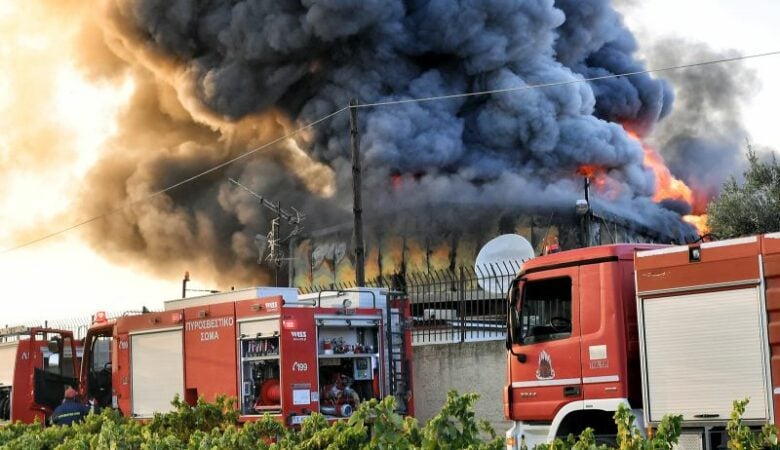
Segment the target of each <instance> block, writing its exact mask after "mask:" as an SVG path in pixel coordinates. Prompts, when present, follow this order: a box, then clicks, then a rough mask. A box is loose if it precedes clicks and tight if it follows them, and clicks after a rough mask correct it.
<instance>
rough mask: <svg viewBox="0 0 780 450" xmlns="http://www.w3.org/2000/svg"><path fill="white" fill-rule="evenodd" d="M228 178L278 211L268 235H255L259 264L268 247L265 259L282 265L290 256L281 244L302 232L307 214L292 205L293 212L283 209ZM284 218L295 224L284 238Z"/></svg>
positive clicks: (268, 206) (275, 264) (277, 265)
mask: <svg viewBox="0 0 780 450" xmlns="http://www.w3.org/2000/svg"><path fill="white" fill-rule="evenodd" d="M228 180H230V182H231V183H233V184H235V185H236V186H238V187H240V188H241V189H243V190H245V191H247V192H248V193H249V194H251V195H252V196H254V197H255V198H257V199H258V200H260V204H261V205H263V206H265V207H266V208H268V209H270V210H271V211H273V212H274V213H276V217H275V218H274V219H273V220H271V231H269V232H268V235H267V236H265V237H263V236H262V235H260V234H258V235H257V236H255V243H256V244H257V247H258V250H259V252H260V255H259V256H258V258H257V263H258V264H261V263H262V261H263V254H264V253H265V250H266V248H268V256H267V257H266V258H265V259H266V260H267V261H268V262H270V263H272V264H273V265H274V266H276V267H281V265H282V262H283V261H284V260H286V259H290V258H284V257H283V254H282V250H281V244H283V243H285V242H287V241H289V240H290V239H291V238H292V237H294V236H297V235H299V234H300V233H301V231H302V230H303V227H302V226H301V222H302V221H303V219H305V218H306V215H305V214H303V213H301V212H300V211H298V210H297V209H295V208H293V207H290V209H292V211H293V212H289V211H285V210H284V209H282V207H281V205H280V204H279V203H274V202H272V201H270V200H268V199H267V198H265V197H263V196H262V195H260V194H258V193H257V192H255V191H253V190H251V189H249V188H248V187H246V186H244V185H243V184H241V183H239V182H238V181H236V180H234V179H233V178H228ZM282 220H284V221H285V222H287V223H288V224H289V225H292V226H293V229H292V231H290V234H288V235H287V236H286V237H283V238H282V237H281V233H280V225H281V221H282Z"/></svg>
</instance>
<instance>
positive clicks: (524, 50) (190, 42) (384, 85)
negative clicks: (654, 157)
mask: <svg viewBox="0 0 780 450" xmlns="http://www.w3.org/2000/svg"><path fill="white" fill-rule="evenodd" d="M77 43H78V45H83V46H85V49H87V50H85V52H84V53H83V54H82V60H81V61H80V63H81V65H82V66H83V69H84V70H85V72H86V73H88V74H89V76H90V77H92V78H94V79H107V80H112V79H116V78H117V77H119V76H131V77H132V79H133V80H134V82H135V91H134V94H133V97H132V99H131V101H130V102H129V104H128V105H127V106H126V108H125V109H124V111H123V112H122V114H121V116H120V118H119V131H118V133H117V134H116V135H115V136H114V138H112V139H111V141H110V142H109V143H108V144H107V145H106V148H105V149H104V153H103V157H102V159H101V160H100V161H99V162H98V163H97V164H96V165H95V166H94V167H93V169H92V170H91V171H90V173H89V174H88V176H87V177H86V178H85V180H84V186H83V191H82V195H81V196H80V200H79V201H78V203H77V205H76V210H77V211H78V212H79V213H80V214H85V215H93V214H100V213H103V212H105V211H106V210H110V209H113V208H115V207H117V206H119V205H121V204H124V202H127V201H133V200H137V199H140V198H143V197H144V196H146V195H148V194H150V193H153V192H156V191H158V190H159V189H162V188H165V187H167V186H169V185H171V184H174V183H176V182H178V181H180V180H182V179H186V178H187V177H190V176H192V175H194V174H196V173H199V172H201V171H203V170H206V169H209V168H210V167H213V166H215V165H217V164H219V163H221V162H223V161H225V160H227V159H229V158H231V157H234V156H236V155H239V154H242V153H244V152H245V151H247V149H251V148H255V147H257V146H260V145H263V144H265V143H267V142H270V141H271V140H273V139H275V138H277V137H279V136H283V135H284V134H285V133H288V132H290V131H292V130H294V129H296V128H298V127H300V126H302V125H304V124H307V123H310V122H312V121H315V120H318V119H320V118H321V117H323V116H325V115H327V114H330V113H332V112H334V111H337V110H339V109H341V108H343V107H344V106H346V105H347V104H348V102H349V100H350V99H351V98H357V99H358V100H359V102H360V103H361V104H364V105H367V104H371V103H377V102H389V101H390V102H391V101H398V100H408V99H413V98H423V97H432V96H441V95H450V94H457V93H469V92H478V91H494V90H502V89H507V88H518V87H528V86H532V85H535V84H547V83H556V82H561V83H567V84H560V85H557V86H551V87H547V88H543V89H525V90H516V91H512V92H502V93H497V94H492V95H481V96H471V97H459V98H449V99H447V100H441V101H429V102H419V103H402V104H396V105H392V106H373V107H365V108H361V109H360V110H359V112H358V114H359V127H360V133H361V148H362V152H363V156H364V161H363V168H364V173H363V187H364V194H363V203H364V207H365V210H366V216H367V218H368V219H369V220H372V219H373V220H377V221H378V220H381V219H382V218H383V217H392V216H393V215H394V214H395V213H398V212H400V211H406V212H408V211H414V212H415V213H416V214H419V215H421V216H427V215H429V216H431V217H435V216H436V215H437V214H442V217H447V216H446V215H444V214H443V211H446V210H448V209H449V208H450V207H451V206H452V205H453V204H456V205H459V207H461V208H465V209H466V210H468V209H469V208H471V207H472V206H473V207H474V210H475V211H485V210H488V211H489V210H501V209H504V208H509V207H511V208H521V209H527V210H528V211H533V210H535V209H537V208H538V209H541V208H547V209H549V208H561V209H564V208H565V209H566V210H567V211H568V210H572V209H573V205H574V200H575V199H576V198H579V197H581V195H582V187H581V186H582V181H581V179H580V178H579V177H578V176H577V175H576V171H577V169H578V168H580V167H581V166H583V165H591V166H596V167H598V168H599V169H600V173H602V174H603V178H604V185H605V186H606V188H605V190H604V192H601V193H599V192H594V197H595V200H594V203H595V205H596V208H602V210H605V211H611V212H614V213H615V214H618V215H620V216H622V217H626V218H629V219H631V220H634V221H636V222H637V223H639V224H641V225H644V226H647V227H650V228H653V229H657V230H659V231H661V232H663V233H667V234H668V235H670V236H673V237H676V238H677V239H679V240H683V237H684V236H685V235H691V234H693V233H692V229H691V228H690V227H689V226H688V225H687V224H684V223H683V222H681V220H680V216H679V212H678V211H679V210H680V207H679V205H674V208H671V209H669V208H666V207H664V206H662V205H658V204H656V203H654V202H653V201H652V195H653V193H654V192H655V177H654V175H653V173H652V171H651V170H650V169H648V168H647V167H645V166H644V165H643V157H644V153H643V150H642V147H641V145H640V144H639V142H637V141H636V140H635V139H633V138H630V137H629V136H628V135H627V134H626V132H625V131H624V126H628V127H631V129H633V130H636V131H638V132H639V133H640V134H647V133H649V132H650V130H652V129H653V128H654V127H655V126H656V125H657V124H658V123H659V121H661V120H662V119H663V118H664V117H665V116H667V115H669V113H670V111H671V108H672V101H673V94H672V89H671V87H670V85H669V84H668V83H666V82H665V81H663V80H659V79H656V78H654V77H652V76H649V75H632V76H627V77H619V78H615V79H609V80H603V81H598V82H591V83H588V82H576V81H578V80H582V79H583V78H589V77H597V76H604V75H609V74H618V73H623V72H632V71H637V70H642V69H643V67H644V66H643V63H642V62H641V61H639V60H638V59H637V58H636V56H635V52H636V49H637V44H636V41H635V40H634V38H633V36H632V35H631V33H630V32H629V31H628V30H627V29H626V28H625V26H624V25H623V24H622V20H621V18H620V16H619V15H618V14H617V13H616V12H615V11H614V10H613V9H612V7H611V5H610V3H609V1H608V0H587V1H584V0H558V1H555V2H554V1H553V0H535V1H518V0H491V1H485V0H468V1H462V2H458V3H457V4H453V3H451V2H447V1H443V0H432V1H431V0H425V1H422V0H406V1H392V0H363V1H344V2H334V1H328V0H295V1H293V0H276V1H272V2H261V1H249V0H246V1H212V2H196V1H192V0H177V1H168V0H106V1H104V2H103V4H102V8H101V10H100V11H99V12H98V13H97V14H96V15H95V16H94V18H93V21H91V22H87V23H86V24H85V25H84V26H83V28H82V33H81V34H80V35H79V36H78V39H77ZM686 59H690V58H689V57H686ZM677 134H679V133H677ZM349 139H350V135H349V117H348V113H347V112H346V111H345V112H342V113H341V114H338V115H335V116H334V117H332V118H331V119H328V120H326V121H324V122H322V123H319V124H317V125H316V126H314V127H312V128H310V129H307V130H305V131H304V132H302V133H299V134H297V135H295V136H294V138H293V139H290V140H287V141H284V142H282V143H280V144H278V145H275V146H273V147H271V148H270V149H269V150H267V151H262V152H258V153H257V154H256V155H254V156H252V157H251V158H248V159H244V160H242V161H241V162H239V163H236V164H233V165H230V166H228V167H226V168H225V169H223V170H219V171H215V172H213V173H211V174H209V175H208V176H206V177H203V178H200V179H198V180H196V181H194V182H192V183H189V184H186V185H183V186H181V187H178V188H176V189H173V190H171V191H169V192H166V193H165V194H162V195H159V196H156V197H155V198H154V199H153V200H152V201H150V202H146V203H138V204H134V205H133V206H131V207H129V208H127V209H125V210H124V211H123V212H122V213H121V214H117V215H113V216H110V217H108V218H106V219H105V220H102V221H100V223H98V224H96V225H95V226H92V227H90V228H89V229H88V230H87V231H86V233H87V234H86V236H87V238H88V239H89V241H90V242H91V244H92V245H93V246H94V247H95V248H97V249H99V250H101V251H102V252H104V253H105V254H107V255H109V256H110V257H112V258H114V259H116V260H119V261H122V262H125V263H129V264H135V265H136V266H139V267H142V268H143V269H144V270H151V271H154V272H156V273H158V274H161V275H173V274H179V273H180V272H181V265H180V264H181V263H182V261H186V264H187V267H188V268H191V269H192V270H199V271H201V272H202V273H209V274H213V278H214V279H215V280H216V281H217V282H220V283H236V282H263V281H266V280H263V279H262V275H258V272H259V271H258V267H257V265H256V260H257V249H256V248H255V236H256V235H257V234H265V232H267V230H268V228H269V221H270V219H271V218H272V217H273V214H272V213H270V211H268V210H265V209H262V208H261V207H260V206H259V205H258V204H257V202H256V200H255V199H254V198H252V197H251V196H248V195H247V194H246V193H245V192H243V191H241V190H237V189H235V187H234V186H232V185H231V184H229V183H228V182H227V178H228V177H233V178H235V179H237V180H239V181H240V182H241V183H242V184H244V185H246V186H249V187H250V188H251V189H252V190H254V191H255V192H258V193H261V194H263V195H267V196H268V198H269V199H271V200H273V201H279V202H280V203H281V204H282V206H283V207H290V206H294V207H295V208H297V209H299V210H301V211H303V212H305V213H306V214H307V216H308V219H307V222H306V226H307V227H309V228H310V229H316V228H320V227H324V226H327V225H331V224H339V223H344V222H348V221H349V220H350V218H351V208H352V200H351V199H352V190H351V183H352V181H351V180H352V179H351V162H350V145H349V144H350V142H349ZM680 145H681V147H682V144H680ZM678 153H679V154H680V155H685V154H687V153H684V152H682V151H680V152H678ZM682 158H683V156H681V159H680V161H679V162H680V164H684V163H685V162H684V161H683V159H682ZM391 179H393V180H395V182H393V181H391ZM475 222H478V218H476V217H472V218H470V219H469V220H462V221H461V220H460V218H459V217H454V218H453V220H452V223H450V224H448V226H451V227H458V226H467V225H465V223H468V224H469V225H468V226H473V225H474V223H475ZM389 231H390V230H388V232H389Z"/></svg>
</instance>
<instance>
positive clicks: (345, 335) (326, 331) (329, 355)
mask: <svg viewBox="0 0 780 450" xmlns="http://www.w3.org/2000/svg"><path fill="white" fill-rule="evenodd" d="M316 322H317V339H318V344H319V355H318V364H317V365H318V367H317V370H318V376H319V386H320V396H319V399H320V412H321V413H322V414H325V415H326V416H330V417H349V416H350V415H352V412H353V411H354V410H355V409H356V408H357V407H358V406H359V405H360V403H362V402H363V401H366V400H369V399H372V398H376V399H379V398H381V397H382V394H383V393H382V392H381V390H382V389H381V386H382V383H381V373H382V370H381V367H380V360H379V351H380V350H379V346H380V345H381V341H380V337H381V333H380V332H379V330H380V326H381V320H380V318H379V317H377V316H373V317H372V316H353V317H349V318H344V317H338V318H332V317H317V319H316Z"/></svg>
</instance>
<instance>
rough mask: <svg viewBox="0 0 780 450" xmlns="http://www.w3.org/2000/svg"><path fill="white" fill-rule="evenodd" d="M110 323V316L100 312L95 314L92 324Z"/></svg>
mask: <svg viewBox="0 0 780 450" xmlns="http://www.w3.org/2000/svg"><path fill="white" fill-rule="evenodd" d="M106 322H108V316H106V312H105V311H98V312H96V313H95V318H94V320H93V321H92V323H106Z"/></svg>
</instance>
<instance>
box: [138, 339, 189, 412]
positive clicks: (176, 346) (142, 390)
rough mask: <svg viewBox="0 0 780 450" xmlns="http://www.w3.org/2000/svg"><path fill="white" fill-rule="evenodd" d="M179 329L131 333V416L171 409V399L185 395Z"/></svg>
mask: <svg viewBox="0 0 780 450" xmlns="http://www.w3.org/2000/svg"><path fill="white" fill-rule="evenodd" d="M183 359H184V358H183V353H182V330H181V328H179V329H175V330H166V331H155V332H148V333H139V334H131V335H130V367H131V372H132V403H131V404H132V415H133V416H134V417H150V416H152V415H153V414H154V413H155V412H167V411H171V410H172V409H173V407H172V406H171V400H173V397H174V396H175V395H176V394H178V395H179V398H181V399H183V398H184V360H183Z"/></svg>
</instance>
